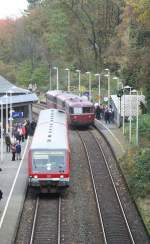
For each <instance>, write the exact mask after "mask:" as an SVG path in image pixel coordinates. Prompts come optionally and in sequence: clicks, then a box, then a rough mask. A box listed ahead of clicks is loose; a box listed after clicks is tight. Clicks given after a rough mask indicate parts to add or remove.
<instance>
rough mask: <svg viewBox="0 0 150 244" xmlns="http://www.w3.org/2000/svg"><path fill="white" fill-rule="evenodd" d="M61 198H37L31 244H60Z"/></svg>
mask: <svg viewBox="0 0 150 244" xmlns="http://www.w3.org/2000/svg"><path fill="white" fill-rule="evenodd" d="M60 211H61V196H59V197H55V198H51V199H45V198H41V197H39V196H38V197H37V200H36V208H35V212H34V218H33V225H32V231H31V238H30V242H29V243H30V244H37V243H54V244H55V243H56V244H60V216H61V215H60Z"/></svg>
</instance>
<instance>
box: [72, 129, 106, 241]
mask: <svg viewBox="0 0 150 244" xmlns="http://www.w3.org/2000/svg"><path fill="white" fill-rule="evenodd" d="M77 133H78V135H79V137H80V139H81V141H82V143H83V146H84V149H85V152H86V156H87V160H88V164H89V168H90V174H91V178H92V185H93V189H94V193H95V198H96V204H97V209H98V213H99V219H100V223H101V226H102V232H103V238H104V243H105V244H108V242H107V239H106V233H105V227H104V223H103V217H102V213H101V207H100V203H99V200H98V194H97V190H96V185H95V181H94V175H93V171H92V166H91V161H90V157H89V153H88V150H87V147H86V144H85V142H84V141H83V139H82V137H81V135H80V133H79V132H77Z"/></svg>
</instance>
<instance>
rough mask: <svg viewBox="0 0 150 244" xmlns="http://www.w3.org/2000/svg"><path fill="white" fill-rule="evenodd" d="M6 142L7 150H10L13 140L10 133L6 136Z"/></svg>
mask: <svg viewBox="0 0 150 244" xmlns="http://www.w3.org/2000/svg"><path fill="white" fill-rule="evenodd" d="M5 143H6V152H10V145H11V140H10V136H9V134H6V136H5Z"/></svg>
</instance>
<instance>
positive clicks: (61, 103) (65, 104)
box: [46, 91, 95, 126]
mask: <svg viewBox="0 0 150 244" xmlns="http://www.w3.org/2000/svg"><path fill="white" fill-rule="evenodd" d="M46 103H47V106H48V107H49V108H51V107H54V108H58V109H62V110H64V111H65V112H66V113H67V118H68V122H69V124H70V125H73V126H89V125H93V124H94V118H95V109H94V104H93V103H92V102H90V101H88V100H87V99H85V98H82V97H79V96H77V95H74V94H72V93H68V92H63V91H48V92H47V93H46Z"/></svg>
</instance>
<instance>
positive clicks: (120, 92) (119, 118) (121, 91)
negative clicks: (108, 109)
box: [117, 89, 123, 128]
mask: <svg viewBox="0 0 150 244" xmlns="http://www.w3.org/2000/svg"><path fill="white" fill-rule="evenodd" d="M122 95H123V89H119V90H118V92H117V97H118V98H119V100H120V105H119V107H120V111H119V112H120V115H119V112H118V122H119V123H118V124H119V128H120V127H121V97H122Z"/></svg>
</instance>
